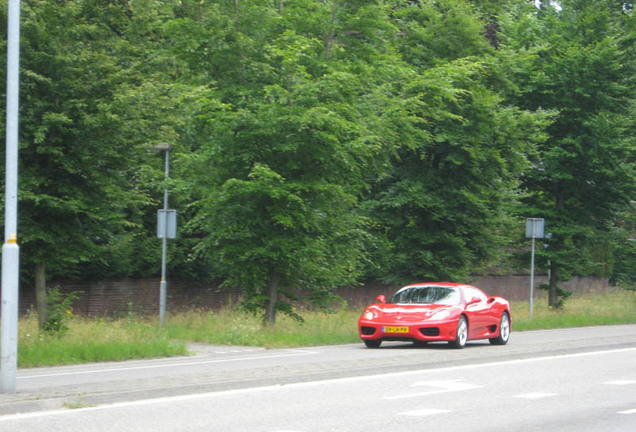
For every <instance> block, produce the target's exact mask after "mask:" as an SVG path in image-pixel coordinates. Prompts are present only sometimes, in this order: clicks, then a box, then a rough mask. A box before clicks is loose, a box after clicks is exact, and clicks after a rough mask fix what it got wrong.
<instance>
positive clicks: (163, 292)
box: [159, 147, 171, 327]
mask: <svg viewBox="0 0 636 432" xmlns="http://www.w3.org/2000/svg"><path fill="white" fill-rule="evenodd" d="M170 149H171V147H166V148H165V151H166V167H165V172H166V175H165V179H166V181H167V180H168V177H169V176H170ZM163 209H164V211H167V210H168V187H167V186H166V187H165V188H164V190H163ZM167 224H168V218H167V217H166V227H164V232H167ZM167 250H168V239H167V236H166V235H164V236H163V238H162V244H161V282H160V284H159V324H160V325H161V327H163V326H164V324H165V322H166V297H167V294H168V283H167V282H166V256H167Z"/></svg>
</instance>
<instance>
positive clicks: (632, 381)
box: [604, 380, 636, 386]
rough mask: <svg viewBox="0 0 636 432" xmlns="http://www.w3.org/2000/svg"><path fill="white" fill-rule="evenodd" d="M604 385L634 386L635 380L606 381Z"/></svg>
mask: <svg viewBox="0 0 636 432" xmlns="http://www.w3.org/2000/svg"><path fill="white" fill-rule="evenodd" d="M604 384H610V385H619V386H623V385H631V384H636V380H617V381H608V382H606V383H604Z"/></svg>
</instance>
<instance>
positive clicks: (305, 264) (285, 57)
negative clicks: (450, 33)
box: [191, 1, 390, 324]
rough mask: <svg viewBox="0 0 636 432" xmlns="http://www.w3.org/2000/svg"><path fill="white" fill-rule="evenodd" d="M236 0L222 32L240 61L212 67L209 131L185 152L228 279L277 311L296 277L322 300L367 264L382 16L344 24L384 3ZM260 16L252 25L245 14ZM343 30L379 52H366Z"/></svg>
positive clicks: (231, 55) (206, 115) (204, 119)
mask: <svg viewBox="0 0 636 432" xmlns="http://www.w3.org/2000/svg"><path fill="white" fill-rule="evenodd" d="M235 5H236V6H237V7H236V8H234V9H232V10H227V11H225V14H226V15H225V20H226V22H227V24H226V27H225V29H224V30H223V31H222V33H223V34H225V35H226V37H225V39H226V43H228V42H227V41H232V42H233V44H229V43H228V47H227V48H226V50H225V52H226V54H225V55H224V57H223V58H224V59H225V60H226V61H227V62H228V63H229V65H230V69H232V70H233V72H234V73H232V74H229V73H228V70H225V71H223V72H220V73H218V74H214V75H213V78H215V79H216V83H217V86H218V92H217V95H218V99H217V100H210V103H209V105H208V106H207V107H206V108H207V111H206V112H202V113H201V115H200V116H199V118H198V119H197V123H198V124H199V126H198V127H197V128H196V130H198V131H199V132H198V136H200V137H206V139H205V141H204V142H201V143H200V148H198V149H196V152H195V153H194V155H193V156H192V158H191V159H192V168H191V172H195V173H196V174H195V175H194V176H193V177H194V178H193V179H192V181H193V182H194V184H195V187H194V189H195V190H196V191H197V193H198V194H199V196H200V199H199V200H198V202H196V203H195V205H196V208H197V210H198V214H197V219H196V223H197V224H199V226H201V227H202V230H203V231H204V232H208V233H209V236H207V238H206V239H205V241H204V242H203V243H202V244H201V248H204V249H206V250H207V251H209V253H210V254H211V255H212V256H213V257H214V261H215V262H217V263H218V266H219V271H220V275H221V276H222V277H223V279H224V281H225V282H224V283H225V284H226V285H232V286H240V287H242V288H243V289H244V292H245V294H246V297H247V298H246V304H247V305H248V306H250V307H252V308H254V309H255V310H265V321H266V322H268V323H270V324H273V323H274V322H275V316H276V311H283V312H287V313H293V311H292V309H291V306H290V303H289V300H293V299H294V298H295V297H296V295H297V292H298V291H299V290H300V289H305V290H307V291H309V292H310V295H311V299H312V300H314V301H316V302H322V301H324V300H325V299H328V298H329V294H330V291H331V289H332V288H334V287H336V286H340V285H343V284H348V283H354V282H355V280H356V279H357V278H358V277H359V276H360V274H361V273H360V271H361V266H360V265H359V264H360V261H361V259H362V258H363V254H362V252H363V239H364V235H365V229H364V228H365V227H364V224H365V220H364V218H362V217H361V216H359V215H358V214H357V213H356V211H355V210H356V207H357V205H358V198H359V196H360V194H361V191H362V189H363V188H364V187H365V185H366V181H365V177H366V176H369V175H371V172H372V171H373V170H375V169H376V167H374V166H373V163H372V162H373V161H374V160H375V157H376V156H378V155H381V154H383V152H385V151H386V150H385V148H386V147H387V140H386V139H385V138H384V137H383V136H381V135H380V134H379V133H378V132H379V130H378V129H377V128H378V127H380V126H379V125H383V124H386V123H387V122H388V119H384V118H380V117H381V113H380V110H379V108H378V104H383V103H384V102H385V100H384V96H385V93H383V92H377V91H376V90H375V89H374V86H372V85H370V84H371V83H377V80H378V78H377V77H375V76H374V74H375V73H378V71H379V68H376V67H375V65H374V64H373V62H374V61H376V62H379V63H382V64H384V59H385V57H384V56H387V55H389V54H390V53H387V52H386V50H385V49H384V48H383V47H382V46H383V45H384V40H383V36H382V35H380V34H378V33H375V32H377V31H378V30H377V29H378V28H377V27H372V26H370V25H369V26H367V27H364V28H357V29H356V30H355V31H354V30H352V28H353V27H352V25H353V23H355V22H356V18H359V19H360V20H363V21H365V20H367V19H368V20H371V21H373V19H378V20H379V17H382V16H384V15H382V13H383V12H382V8H381V7H380V6H377V5H374V4H373V2H355V3H350V2H324V3H319V4H316V3H314V2H302V1H300V2H285V4H284V7H283V8H282V9H281V8H280V5H279V4H278V3H276V5H275V6H271V7H269V8H268V7H266V6H263V7H262V8H256V9H253V8H251V7H249V8H248V7H244V6H242V4H238V2H236V3H235ZM343 9H346V12H347V13H344V11H343ZM340 12H342V14H341V13H340ZM256 16H258V18H259V25H258V27H257V28H255V27H249V26H248V25H246V23H249V22H251V21H253V20H255V17H256ZM374 17H375V18H374ZM212 19H218V15H216V16H215V17H214V18H212ZM299 22H303V25H302V26H301V25H298V26H293V27H294V28H287V26H288V25H289V26H292V23H299ZM376 22H377V21H376ZM318 23H320V24H318ZM195 25H196V24H195ZM210 25H214V23H211V24H210ZM200 27H201V28H204V27H206V26H200ZM345 28H346V29H349V30H347V31H345V30H344V29H345ZM325 29H326V30H325ZM351 32H354V33H355V35H352V33H351ZM230 34H231V35H232V36H229V35H230ZM347 38H348V39H347ZM344 40H348V41H349V42H350V43H351V44H352V45H356V44H357V45H362V46H363V47H364V48H365V49H366V50H367V52H371V53H373V52H375V53H376V54H375V55H369V56H368V57H367V56H363V57H362V58H360V57H358V56H357V55H356V54H357V53H358V52H357V51H355V50H354V49H353V48H350V47H349V46H348V45H347V46H345V45H344V44H343V43H342V42H343V41H344ZM361 41H366V42H365V43H362V42H361ZM367 44H368V46H367ZM194 61H195V62H196V63H197V64H196V65H194V66H193V67H194V68H197V69H200V68H201V65H200V64H198V62H199V61H201V59H195V60H194ZM209 61H211V62H212V64H211V65H210V66H209V67H210V68H214V67H215V65H214V63H215V61H216V59H214V58H212V59H209ZM211 70H213V69H211ZM379 73H381V74H382V76H383V77H384V76H385V75H386V72H385V71H382V72H379ZM202 124H203V126H201V125H202Z"/></svg>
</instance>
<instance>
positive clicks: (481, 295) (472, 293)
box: [464, 288, 488, 303]
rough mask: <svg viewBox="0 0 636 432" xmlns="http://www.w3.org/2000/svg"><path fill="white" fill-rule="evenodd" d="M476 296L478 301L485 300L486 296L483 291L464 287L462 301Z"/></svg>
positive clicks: (467, 300)
mask: <svg viewBox="0 0 636 432" xmlns="http://www.w3.org/2000/svg"><path fill="white" fill-rule="evenodd" d="M475 297H477V298H478V299H479V300H480V301H482V302H485V301H486V300H488V297H486V295H485V294H484V293H482V292H481V291H479V290H476V289H474V288H464V301H465V302H466V303H468V302H469V301H471V300H472V299H473V298H475Z"/></svg>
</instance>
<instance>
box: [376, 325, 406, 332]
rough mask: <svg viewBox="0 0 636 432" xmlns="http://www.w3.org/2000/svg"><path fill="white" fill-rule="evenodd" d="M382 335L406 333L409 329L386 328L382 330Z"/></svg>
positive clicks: (400, 327) (404, 327)
mask: <svg viewBox="0 0 636 432" xmlns="http://www.w3.org/2000/svg"><path fill="white" fill-rule="evenodd" d="M382 331H383V332H384V333H408V332H409V328H408V327H407V326H386V327H383V328H382Z"/></svg>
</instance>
